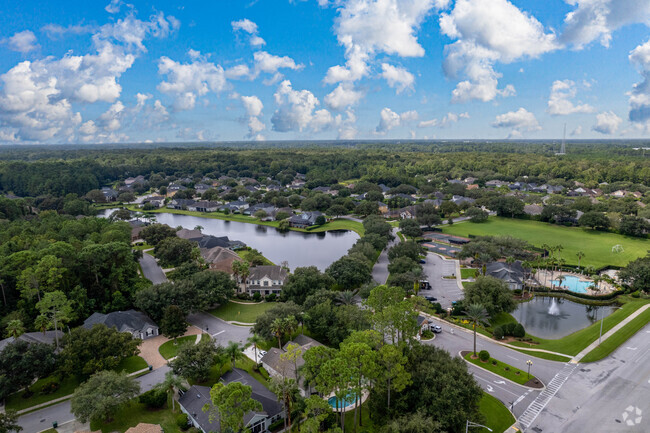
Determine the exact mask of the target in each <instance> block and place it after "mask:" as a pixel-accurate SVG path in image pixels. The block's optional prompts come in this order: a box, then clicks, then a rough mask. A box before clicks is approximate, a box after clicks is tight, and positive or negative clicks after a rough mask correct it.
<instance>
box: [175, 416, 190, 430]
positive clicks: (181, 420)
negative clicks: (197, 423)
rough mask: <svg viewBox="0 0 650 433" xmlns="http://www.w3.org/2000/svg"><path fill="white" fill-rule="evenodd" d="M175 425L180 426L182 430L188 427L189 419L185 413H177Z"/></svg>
mask: <svg viewBox="0 0 650 433" xmlns="http://www.w3.org/2000/svg"><path fill="white" fill-rule="evenodd" d="M176 425H177V426H178V428H180V429H181V430H183V431H185V430H187V429H188V428H189V426H190V422H189V419H188V418H187V414H186V413H179V414H178V415H176Z"/></svg>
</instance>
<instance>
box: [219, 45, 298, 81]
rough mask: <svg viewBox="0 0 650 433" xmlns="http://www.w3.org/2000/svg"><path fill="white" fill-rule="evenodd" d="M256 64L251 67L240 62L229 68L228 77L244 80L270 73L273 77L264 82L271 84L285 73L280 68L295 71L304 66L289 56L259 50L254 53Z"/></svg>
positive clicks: (280, 78)
mask: <svg viewBox="0 0 650 433" xmlns="http://www.w3.org/2000/svg"><path fill="white" fill-rule="evenodd" d="M253 61H254V66H253V68H249V67H248V65H245V64H243V63H242V64H239V65H235V66H233V67H231V68H228V69H227V70H226V72H225V74H226V77H227V78H230V79H236V80H242V79H248V80H254V79H255V78H257V77H259V76H260V74H262V73H265V74H270V75H271V77H270V78H268V79H266V80H264V82H263V83H264V84H265V85H267V86H269V85H273V84H276V83H277V82H279V81H280V80H282V78H284V75H283V74H282V73H281V72H280V69H291V70H293V71H299V70H300V69H302V68H303V67H304V66H303V65H302V64H299V63H296V61H295V60H294V59H292V58H291V57H289V56H276V55H274V54H270V53H267V52H266V51H257V52H255V53H254V54H253Z"/></svg>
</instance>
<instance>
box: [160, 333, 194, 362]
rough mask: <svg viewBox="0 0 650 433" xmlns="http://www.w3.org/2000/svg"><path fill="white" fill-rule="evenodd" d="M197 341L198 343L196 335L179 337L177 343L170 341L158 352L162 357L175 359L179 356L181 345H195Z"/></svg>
mask: <svg viewBox="0 0 650 433" xmlns="http://www.w3.org/2000/svg"><path fill="white" fill-rule="evenodd" d="M195 341H196V335H188V336H187V337H179V338H177V339H176V342H174V340H169V341H168V342H166V343H163V344H161V345H160V347H159V348H158V352H160V354H161V355H162V357H163V358H165V359H169V358H173V357H174V356H176V354H178V348H179V347H180V346H181V345H183V344H194V342H195ZM174 343H176V344H174Z"/></svg>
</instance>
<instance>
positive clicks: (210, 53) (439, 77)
mask: <svg viewBox="0 0 650 433" xmlns="http://www.w3.org/2000/svg"><path fill="white" fill-rule="evenodd" d="M185 3H186V4H185V5H184V6H178V2H167V1H156V2H150V1H126V0H125V1H119V0H113V1H110V0H106V2H105V3H104V2H99V1H92V2H87V1H86V2H82V1H65V0H60V1H58V2H49V1H23V2H3V3H2V5H0V29H2V31H1V33H0V143H107V142H142V141H203V140H283V139H288V140H295V139H337V138H340V139H352V138H359V139H373V138H381V139H386V138H411V137H412V138H418V139H425V138H431V139H433V138H435V139H445V138H450V139H461V138H468V139H483V138H489V139H500V138H558V137H561V135H562V130H563V127H564V124H566V125H567V126H566V127H567V136H568V137H569V138H608V137H611V138H645V137H648V135H649V134H650V32H649V31H648V26H650V2H649V1H647V0H545V1H522V0H519V1H515V0H293V1H290V0H258V1H255V0H247V1H235V0H218V1H202V2H199V1H193V2H185Z"/></svg>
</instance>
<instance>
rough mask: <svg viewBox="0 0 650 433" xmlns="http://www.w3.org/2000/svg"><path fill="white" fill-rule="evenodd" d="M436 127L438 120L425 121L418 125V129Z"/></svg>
mask: <svg viewBox="0 0 650 433" xmlns="http://www.w3.org/2000/svg"><path fill="white" fill-rule="evenodd" d="M434 126H438V119H431V120H423V121H422V122H420V123H418V128H433V127H434Z"/></svg>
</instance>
